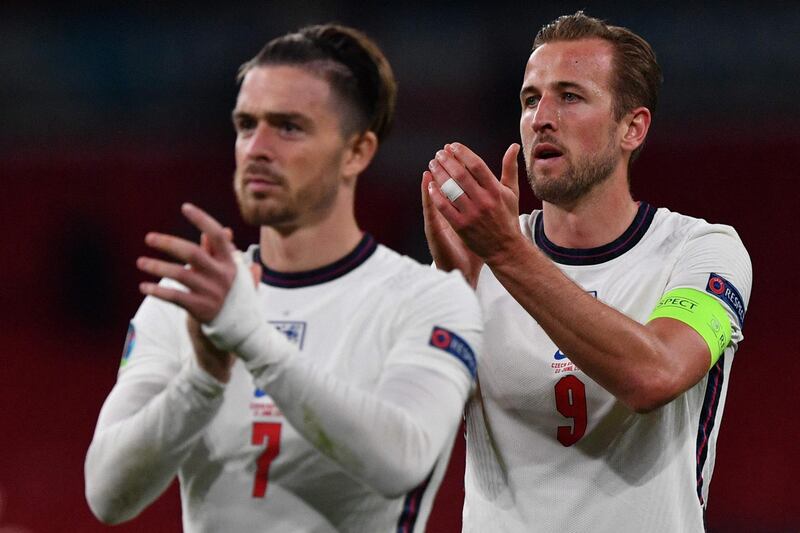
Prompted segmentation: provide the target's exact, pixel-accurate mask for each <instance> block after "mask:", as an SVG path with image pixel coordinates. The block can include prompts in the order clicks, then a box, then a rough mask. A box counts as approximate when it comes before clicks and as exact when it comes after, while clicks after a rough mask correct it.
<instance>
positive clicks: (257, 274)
mask: <svg viewBox="0 0 800 533" xmlns="http://www.w3.org/2000/svg"><path fill="white" fill-rule="evenodd" d="M261 272H262V269H261V265H259V264H258V263H250V275H251V276H253V283H254V284H255V286H256V289H258V282H259V281H261Z"/></svg>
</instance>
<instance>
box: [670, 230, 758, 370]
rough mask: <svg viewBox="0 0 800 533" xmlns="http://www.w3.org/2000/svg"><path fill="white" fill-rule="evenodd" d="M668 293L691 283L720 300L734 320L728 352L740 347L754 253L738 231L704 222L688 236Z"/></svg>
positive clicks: (748, 298)
mask: <svg viewBox="0 0 800 533" xmlns="http://www.w3.org/2000/svg"><path fill="white" fill-rule="evenodd" d="M680 254H681V255H680V258H679V261H678V263H677V266H676V268H675V270H674V271H673V273H672V276H671V277H670V280H669V282H668V285H667V287H666V290H665V291H664V292H665V293H666V292H668V291H670V290H672V289H676V288H683V287H689V288H693V289H697V290H699V291H701V292H704V293H707V294H710V295H711V296H713V297H715V298H716V299H717V300H719V302H720V304H722V307H723V309H725V311H726V313H727V314H728V318H729V320H730V323H731V342H730V344H729V346H728V348H726V350H725V353H726V354H727V353H733V352H735V351H736V348H737V347H738V344H739V343H740V342H741V341H742V339H743V338H744V336H743V334H742V328H743V326H744V319H745V314H746V312H747V305H748V303H749V301H750V292H751V288H752V283H753V271H752V266H751V263H750V256H749V255H748V253H747V250H746V249H745V247H744V244H742V241H741V239H740V238H739V236H738V234H737V233H736V231H735V230H734V229H733V228H732V227H730V226H725V225H720V224H705V223H704V224H702V226H700V227H699V228H697V229H696V230H695V231H694V232H693V233H692V234H691V236H690V237H689V238H688V239H687V241H686V243H685V245H684V246H683V247H682V249H681V250H680Z"/></svg>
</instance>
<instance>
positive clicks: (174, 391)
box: [85, 25, 482, 533]
mask: <svg viewBox="0 0 800 533" xmlns="http://www.w3.org/2000/svg"><path fill="white" fill-rule="evenodd" d="M240 80H241V88H240V91H239V95H238V98H237V101H236V108H235V109H234V111H233V122H234V126H235V130H236V145H235V154H236V173H235V176H234V188H235V192H236V196H237V199H238V202H239V206H240V208H241V212H242V215H243V217H244V218H245V220H246V221H247V222H249V223H252V224H257V225H259V226H260V228H261V229H260V242H259V245H258V246H252V247H251V248H250V249H249V250H248V251H247V252H246V253H245V254H241V253H239V252H237V251H236V250H234V248H233V245H232V243H231V240H230V239H231V237H230V235H229V233H228V232H227V231H226V230H225V228H223V227H222V226H220V224H219V223H217V221H215V220H214V219H213V218H211V217H210V216H208V215H207V214H206V213H204V212H203V211H201V210H200V209H198V208H197V207H194V206H192V205H189V204H185V205H184V206H183V213H184V215H185V216H186V217H187V218H188V219H189V220H190V221H191V222H192V223H193V224H194V225H195V226H197V228H198V229H199V230H200V231H201V242H200V244H199V245H197V244H195V243H192V242H189V241H187V240H184V239H180V238H178V237H174V236H170V235H164V234H159V233H150V234H148V235H147V237H146V242H147V244H148V245H149V246H151V247H153V248H154V249H156V250H159V251H161V252H164V253H166V254H168V255H170V256H172V257H174V258H175V259H176V260H177V261H178V262H177V263H171V262H169V261H163V260H157V259H153V258H140V259H139V260H138V262H137V265H138V267H139V268H140V269H141V270H142V271H144V272H146V273H149V274H152V275H155V276H160V277H163V280H162V282H161V283H159V284H155V283H142V285H141V287H140V288H141V291H142V292H143V293H144V294H145V295H147V297H146V298H145V300H144V302H143V303H142V305H141V307H140V308H139V311H138V312H137V313H136V316H135V317H134V318H133V320H132V322H131V326H130V328H129V335H128V342H127V345H126V349H125V353H124V355H123V362H122V368H121V369H120V372H119V376H118V380H117V383H116V385H115V387H114V389H113V390H112V391H111V393H110V395H109V397H108V399H107V400H106V402H105V404H104V406H103V409H102V411H101V413H100V417H99V420H98V423H97V429H96V432H95V435H94V438H93V440H92V443H91V446H90V448H89V451H88V454H87V457H86V466H85V472H86V495H87V499H88V501H89V505H90V507H91V508H92V510H93V512H94V513H95V514H96V515H97V516H98V518H100V519H101V520H102V521H104V522H108V523H118V522H122V521H125V520H128V519H130V518H132V517H134V516H136V515H137V514H138V513H139V512H140V511H141V510H142V509H143V508H145V507H146V506H147V505H148V504H149V503H151V502H152V501H153V500H154V499H156V498H157V497H158V496H159V495H160V494H161V493H162V492H163V491H164V490H165V489H166V487H167V486H168V485H169V484H170V483H171V481H172V480H173V479H174V478H175V476H176V475H177V476H178V478H179V480H180V488H181V499H182V504H183V505H182V507H183V527H184V530H185V531H213V532H217V531H275V532H287V531H292V532H303V531H308V532H310V531H313V532H334V531H369V532H380V531H384V532H387V533H388V532H390V531H391V532H395V531H405V532H412V531H423V530H424V527H425V522H426V519H427V516H428V513H429V512H430V508H431V504H432V501H433V497H434V494H435V492H436V489H437V487H438V485H439V483H440V481H441V478H442V475H443V473H444V469H445V468H446V466H447V460H448V456H449V453H450V448H451V446H452V442H453V438H454V435H455V433H456V430H457V427H458V425H459V420H460V417H461V413H462V410H463V407H464V402H465V401H466V398H467V396H468V394H469V392H470V390H471V388H472V384H473V379H474V372H475V366H476V359H475V352H476V351H477V350H478V349H479V347H480V342H481V329H482V322H481V317H480V310H479V305H478V302H477V299H476V298H475V295H474V293H473V291H471V290H470V288H469V286H468V285H467V284H466V283H465V281H464V279H463V277H462V276H461V275H460V274H458V273H453V274H444V273H441V272H435V271H432V270H431V269H430V268H429V267H427V266H423V265H420V264H418V263H416V262H414V261H412V260H411V259H408V258H406V257H403V256H401V255H399V254H397V253H395V252H393V251H391V250H389V249H388V248H385V247H383V246H381V245H379V244H377V243H376V242H375V240H374V239H373V238H372V237H371V236H369V235H368V234H365V233H364V232H362V231H361V230H360V229H359V227H358V225H357V223H356V220H355V217H354V194H355V185H356V179H357V177H358V175H359V174H360V173H361V172H362V171H363V170H364V169H365V168H366V167H367V165H368V164H369V163H370V161H371V159H372V157H373V155H374V154H375V151H376V149H377V147H378V143H379V141H380V140H382V139H383V137H384V135H385V134H386V132H387V130H388V128H389V126H390V124H391V122H392V115H393V110H394V99H395V82H394V78H393V75H392V71H391V68H390V67H389V64H388V62H387V61H386V59H385V57H384V56H383V54H382V53H381V51H380V50H379V49H378V47H377V46H376V45H375V44H374V43H373V42H372V41H370V40H369V39H368V38H367V37H366V36H364V35H363V34H361V33H360V32H358V31H356V30H353V29H350V28H346V27H342V26H337V25H323V26H312V27H307V28H304V29H302V30H300V31H298V32H297V33H292V34H288V35H285V36H282V37H279V38H277V39H275V40H273V41H271V42H270V43H268V44H267V45H266V47H265V48H264V49H263V50H262V51H261V52H260V53H259V54H258V55H257V56H256V57H255V58H254V59H252V60H251V61H249V62H247V63H245V64H244V65H243V66H242V69H241V71H240ZM251 271H254V272H255V274H256V275H255V281H256V283H255V284H254V283H253V281H254V280H253V277H252V276H251V273H252V272H251ZM173 304H176V305H173Z"/></svg>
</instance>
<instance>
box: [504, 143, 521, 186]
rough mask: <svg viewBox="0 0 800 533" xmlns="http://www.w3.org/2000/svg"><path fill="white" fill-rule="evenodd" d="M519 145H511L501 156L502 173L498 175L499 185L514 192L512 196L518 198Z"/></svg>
mask: <svg viewBox="0 0 800 533" xmlns="http://www.w3.org/2000/svg"><path fill="white" fill-rule="evenodd" d="M519 149H520V147H519V144H517V143H512V144H511V146H509V147H508V150H506V153H505V155H503V172H502V173H501V174H500V183H502V184H503V185H505V186H506V187H508V188H509V189H511V190H512V191H513V192H514V196H516V197H517V198H519V165H518V163H517V157H518V156H519Z"/></svg>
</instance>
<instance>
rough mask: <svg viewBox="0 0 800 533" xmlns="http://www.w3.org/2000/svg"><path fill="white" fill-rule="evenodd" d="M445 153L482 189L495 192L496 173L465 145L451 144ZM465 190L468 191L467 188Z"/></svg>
mask: <svg viewBox="0 0 800 533" xmlns="http://www.w3.org/2000/svg"><path fill="white" fill-rule="evenodd" d="M443 152H444V153H445V154H447V155H449V156H451V157H453V158H454V159H455V160H456V161H457V162H458V163H459V164H461V165H462V166H463V167H464V168H465V169H466V171H467V173H468V174H469V175H470V176H471V177H472V178H473V179H474V180H475V182H476V183H477V184H478V185H480V186H481V187H482V188H484V189H487V190H493V189H495V188H496V187H497V178H496V177H495V175H494V173H493V172H492V171H491V170H489V167H488V166H486V163H485V162H484V161H483V159H481V157H480V156H478V154H476V153H475V152H473V151H472V150H470V149H469V148H467V147H466V146H464V145H463V144H461V143H451V144H449V145H448V146H447V148H446V149H445V150H443ZM464 190H465V191H467V189H466V188H465V189H464ZM467 192H469V191H467Z"/></svg>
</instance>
